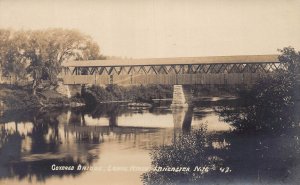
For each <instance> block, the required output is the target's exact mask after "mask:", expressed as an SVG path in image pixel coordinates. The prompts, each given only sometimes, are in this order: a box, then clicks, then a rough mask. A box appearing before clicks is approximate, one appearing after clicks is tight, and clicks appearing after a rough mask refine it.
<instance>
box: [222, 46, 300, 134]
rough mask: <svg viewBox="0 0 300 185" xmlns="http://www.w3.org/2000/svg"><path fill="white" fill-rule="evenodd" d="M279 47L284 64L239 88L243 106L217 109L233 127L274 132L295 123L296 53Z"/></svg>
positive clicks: (298, 56)
mask: <svg viewBox="0 0 300 185" xmlns="http://www.w3.org/2000/svg"><path fill="white" fill-rule="evenodd" d="M280 51H281V52H282V54H281V55H280V56H279V60H280V62H282V63H285V64H286V66H287V68H286V69H285V70H277V71H274V74H273V75H269V76H265V77H262V78H261V79H260V80H258V81H257V83H256V84H255V85H254V86H253V87H252V88H251V90H248V91H241V93H240V95H241V98H242V99H243V100H244V103H245V105H244V107H243V108H233V109H232V108H225V109H223V110H222V111H220V114H221V116H222V117H223V118H224V119H225V121H229V122H231V123H232V124H233V125H234V126H235V127H236V129H237V130H239V131H247V132H250V131H253V132H256V131H271V132H277V131H282V130H284V129H287V128H291V127H295V126H299V123H298V122H297V120H296V119H295V109H296V108H295V103H296V97H295V96H296V93H297V92H296V87H297V83H296V78H297V71H298V70H299V65H300V53H299V52H296V51H295V50H294V49H293V48H291V47H288V48H284V49H283V50H280ZM295 92H296V93H295Z"/></svg>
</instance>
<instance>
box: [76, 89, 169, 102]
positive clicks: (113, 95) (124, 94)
mask: <svg viewBox="0 0 300 185" xmlns="http://www.w3.org/2000/svg"><path fill="white" fill-rule="evenodd" d="M172 93H173V87H172V86H171V85H140V86H129V87H124V86H118V85H108V86H106V87H100V86H91V87H88V88H86V89H85V90H84V92H83V93H82V95H83V97H84V99H85V102H86V103H87V104H96V103H99V102H108V101H124V100H125V101H133V102H152V99H163V98H172Z"/></svg>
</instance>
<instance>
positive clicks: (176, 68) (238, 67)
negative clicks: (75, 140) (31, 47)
mask: <svg viewBox="0 0 300 185" xmlns="http://www.w3.org/2000/svg"><path fill="white" fill-rule="evenodd" d="M286 68H287V66H286V65H285V64H283V63H278V62H277V63H275V62H274V63H245V64H241V63H233V64H180V65H175V64H174V65H134V66H93V67H64V72H65V74H72V75H96V74H97V75H121V74H129V75H130V74H144V75H149V74H199V73H203V74H216V73H224V74H227V73H271V72H274V71H277V70H281V69H286Z"/></svg>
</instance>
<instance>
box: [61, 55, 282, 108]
mask: <svg viewBox="0 0 300 185" xmlns="http://www.w3.org/2000/svg"><path fill="white" fill-rule="evenodd" d="M285 68H286V66H285V64H284V63H280V62H279V60H278V55H241V56H215V57H179V58H152V59H118V60H87V61H67V62H65V63H64V64H63V72H62V77H63V81H64V84H65V85H72V84H73V85H76V84H81V85H82V84H95V85H108V84H118V85H140V84H168V85H175V86H174V93H173V104H184V105H185V103H184V102H185V99H184V92H183V90H182V86H181V85H193V84H203V85H239V84H247V85H251V84H253V83H254V82H255V81H256V80H257V79H258V78H259V77H260V76H263V75H268V74H272V72H274V71H275V70H279V69H285ZM176 97H177V98H176Z"/></svg>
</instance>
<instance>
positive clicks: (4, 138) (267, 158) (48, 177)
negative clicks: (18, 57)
mask: <svg viewBox="0 0 300 185" xmlns="http://www.w3.org/2000/svg"><path fill="white" fill-rule="evenodd" d="M169 104H170V102H165V101H162V102H160V103H158V104H157V105H155V106H154V107H151V108H129V107H127V106H126V105H124V104H116V103H111V104H102V105H99V106H97V107H93V108H73V109H68V108H65V109H52V110H26V111H10V112H6V113H4V114H3V115H2V117H1V120H0V121H1V124H0V128H1V133H0V184H9V185H13V184H30V185H33V184H45V185H54V184H62V183H64V184H72V185H77V184H78V185H82V184H88V185H93V184H97V185H98V184H131V185H132V184H143V183H145V184H148V183H149V184H151V183H150V182H152V183H153V181H151V180H149V179H148V180H145V179H144V177H148V178H152V177H149V176H147V175H146V174H147V173H148V172H149V170H151V169H153V164H152V165H151V162H152V161H153V160H154V159H153V158H152V157H151V155H150V153H151V151H153V148H154V147H157V146H162V145H172V144H174V141H176V138H178V137H180V136H182V135H184V134H189V133H190V132H191V131H193V130H198V129H203V128H204V130H205V143H206V144H205V147H204V148H205V149H204V150H205V151H206V153H208V155H209V156H210V158H209V159H211V158H214V159H217V160H214V162H213V163H214V164H213V168H211V167H209V169H208V170H207V172H206V173H203V174H201V177H200V180H199V179H198V181H195V182H197V183H199V182H202V183H204V184H214V183H218V184H245V183H248V184H297V182H300V181H299V172H300V167H299V166H300V165H299V156H298V154H299V148H300V147H299V146H300V145H299V138H298V135H297V134H299V132H297V133H296V134H294V133H292V134H291V135H285V136H280V137H279V136H278V137H277V136H268V135H265V136H263V137H262V136H247V135H246V136H244V135H234V136H233V135H232V134H231V133H232V130H233V129H234V128H233V127H232V126H231V125H230V123H228V122H225V121H224V119H222V117H221V116H220V114H219V112H218V111H217V110H218V109H220V108H222V107H224V106H239V101H237V100H234V99H226V98H225V99H224V98H207V99H204V100H202V101H199V102H196V103H195V105H194V107H193V108H188V109H170V107H169ZM206 145H209V146H206ZM178 155H180V154H178ZM194 160H195V162H197V159H194ZM216 161H217V162H216ZM201 164H202V163H201ZM183 165H184V164H183ZM199 165H200V162H199ZM209 165H210V166H211V164H209ZM78 166H79V167H78ZM72 167H73V168H74V169H73V170H72V169H71V168H72ZM174 167H178V166H176V165H175V166H174ZM200 167H202V168H206V167H208V166H206V164H205V165H203V164H202V166H200ZM62 168H66V169H68V170H66V169H63V170H62ZM82 168H86V169H82ZM87 168H89V169H87ZM199 173H200V172H199ZM166 176H167V175H166ZM154 177H155V176H153V178H154ZM147 182H148V183H147ZM155 182H156V183H158V184H159V182H158V181H155ZM164 182H165V181H164ZM188 182H191V181H188ZM162 183H163V182H162ZM175 183H176V182H175ZM180 183H183V184H184V183H185V181H183V182H177V183H176V184H180Z"/></svg>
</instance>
